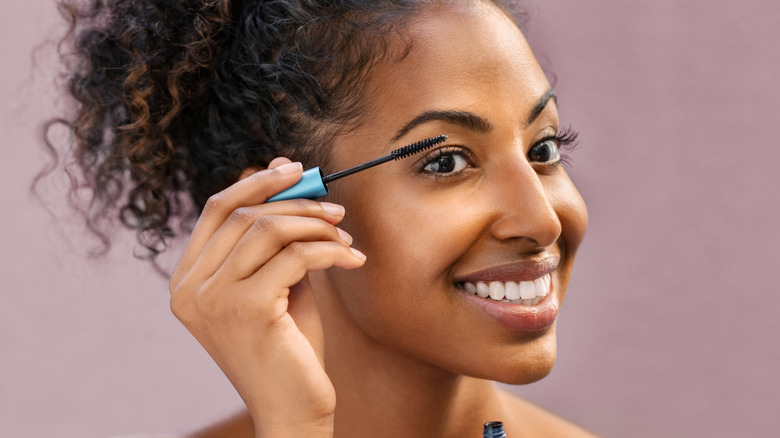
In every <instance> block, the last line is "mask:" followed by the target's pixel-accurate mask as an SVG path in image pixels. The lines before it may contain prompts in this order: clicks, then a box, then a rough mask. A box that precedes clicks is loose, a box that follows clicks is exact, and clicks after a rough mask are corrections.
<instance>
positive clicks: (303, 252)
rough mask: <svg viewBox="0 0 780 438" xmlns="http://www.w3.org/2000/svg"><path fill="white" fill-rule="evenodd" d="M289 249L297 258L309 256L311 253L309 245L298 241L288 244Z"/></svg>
mask: <svg viewBox="0 0 780 438" xmlns="http://www.w3.org/2000/svg"><path fill="white" fill-rule="evenodd" d="M287 251H289V252H290V253H292V254H293V255H294V256H295V257H296V258H307V257H308V256H309V255H310V254H311V250H310V248H309V245H306V244H304V243H303V242H297V241H296V242H292V243H290V244H289V245H287Z"/></svg>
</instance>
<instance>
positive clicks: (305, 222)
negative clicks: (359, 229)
mask: <svg viewBox="0 0 780 438" xmlns="http://www.w3.org/2000/svg"><path fill="white" fill-rule="evenodd" d="M218 234H219V233H218ZM217 236H218V235H215V239H213V241H214V242H215V246H216V245H220V246H223V245H224V244H223V242H222V241H221V240H220V239H218V238H216V237H217ZM231 238H232V237H231ZM296 241H300V242H314V241H332V242H337V243H339V244H340V245H343V246H349V245H350V243H352V237H351V236H350V235H349V234H347V232H346V231H343V230H341V229H339V228H337V227H336V226H334V225H332V224H329V223H327V222H325V221H323V220H321V219H319V218H311V217H302V216H286V215H285V216H273V215H263V216H262V217H260V218H258V219H257V220H256V221H255V222H253V223H252V225H251V226H250V227H249V228H248V229H247V230H246V232H244V234H243V235H242V236H241V238H240V239H239V241H238V242H237V243H235V244H234V245H233V246H232V248H231V249H230V251H229V254H227V255H226V256H225V258H224V260H216V259H215V257H214V256H213V255H209V256H208V257H205V256H204V257H201V258H199V259H198V261H197V262H196V264H195V266H193V271H196V270H197V271H200V272H202V273H204V272H205V271H211V273H214V276H215V277H219V278H226V279H232V280H233V281H235V280H243V279H245V278H247V277H249V276H251V275H252V274H254V273H255V272H256V271H257V270H258V269H260V267H261V266H262V265H264V264H265V263H266V262H268V261H269V260H270V259H271V258H272V257H273V256H274V255H276V254H277V253H278V252H279V251H281V250H282V249H283V248H284V247H286V246H287V245H290V244H292V243H293V242H296ZM220 249H222V248H220ZM205 254H206V252H204V255H205ZM211 273H208V275H207V276H206V277H210V276H211ZM206 277H204V278H206Z"/></svg>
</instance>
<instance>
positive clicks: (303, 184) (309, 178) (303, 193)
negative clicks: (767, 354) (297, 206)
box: [265, 166, 328, 202]
mask: <svg viewBox="0 0 780 438" xmlns="http://www.w3.org/2000/svg"><path fill="white" fill-rule="evenodd" d="M322 177H323V175H322V171H321V170H320V168H319V166H317V167H312V168H311V169H309V170H305V171H303V175H301V179H300V180H299V181H298V182H297V183H295V185H294V186H292V187H290V188H289V189H287V190H283V191H281V192H279V193H277V194H275V195H273V196H271V197H270V198H268V200H267V201H265V202H275V201H285V200H287V199H301V198H305V199H317V198H321V197H323V196H325V195H327V194H328V188H327V187H326V186H325V183H324V182H322Z"/></svg>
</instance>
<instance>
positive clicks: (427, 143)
mask: <svg viewBox="0 0 780 438" xmlns="http://www.w3.org/2000/svg"><path fill="white" fill-rule="evenodd" d="M444 140H447V136H446V135H440V136H438V137H431V138H426V139H425V140H421V141H418V142H417V143H412V144H410V145H408V146H404V147H402V148H399V149H396V150H394V151H393V152H390V154H388V155H385V156H384V157H380V158H377V159H375V160H371V161H368V162H365V163H363V164H358V165H357V166H355V167H350V168H349V169H345V170H342V171H339V172H336V173H332V174H330V175H327V176H323V175H322V171H321V170H320V168H319V166H317V167H312V168H311V169H308V170H306V171H304V172H303V175H302V176H301V179H300V181H298V182H297V183H295V185H294V186H292V187H290V188H289V189H287V190H283V191H281V192H279V193H277V194H276V195H274V196H272V197H270V198H268V200H267V201H266V202H274V201H284V200H287V199H300V198H306V199H317V198H319V197H322V196H325V195H327V194H328V186H327V184H328V183H329V182H331V181H335V180H337V179H339V178H344V177H345V176H348V175H352V174H353V173H358V172H360V171H363V170H366V169H370V168H372V167H374V166H378V165H380V164H382V163H387V162H388V161H392V160H400V159H402V158H406V157H408V156H410V155H414V154H416V153H418V152H422V151H424V150H426V149H429V148H431V147H432V146H435V145H437V144H439V143H441V142H443V141H444Z"/></svg>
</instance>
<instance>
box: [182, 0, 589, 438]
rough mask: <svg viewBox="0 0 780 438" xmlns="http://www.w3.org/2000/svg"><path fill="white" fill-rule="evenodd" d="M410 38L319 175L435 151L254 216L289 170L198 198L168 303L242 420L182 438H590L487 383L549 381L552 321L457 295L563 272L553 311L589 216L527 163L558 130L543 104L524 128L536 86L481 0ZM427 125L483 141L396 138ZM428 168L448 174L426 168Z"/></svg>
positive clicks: (422, 26) (432, 11)
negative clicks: (542, 270) (499, 271)
mask: <svg viewBox="0 0 780 438" xmlns="http://www.w3.org/2000/svg"><path fill="white" fill-rule="evenodd" d="M408 35H409V36H410V37H411V40H412V41H413V46H412V50H411V51H410V52H409V54H408V55H407V56H406V57H404V58H403V59H402V60H401V61H399V62H395V63H390V64H386V65H382V66H380V67H379V68H378V69H377V71H375V72H374V73H373V75H372V77H371V79H370V81H371V83H370V84H369V85H370V86H369V87H368V89H369V94H368V95H367V96H366V99H367V100H368V102H369V103H370V108H371V109H372V111H371V112H370V113H368V115H367V116H366V118H365V120H363V121H362V124H361V125H360V126H359V127H358V128H356V129H354V130H351V131H350V132H349V133H346V134H342V135H340V136H338V137H337V138H336V140H335V142H334V145H333V148H332V150H331V153H330V160H329V164H330V165H331V167H332V168H333V169H343V168H347V167H350V166H352V165H355V164H359V163H362V162H364V161H368V160H370V159H373V158H376V157H378V156H381V155H384V154H386V153H388V152H389V151H390V150H392V149H395V148H398V147H400V146H403V145H405V144H408V143H412V142H414V141H417V140H420V139H423V138H427V137H432V136H436V135H439V134H447V135H448V136H449V139H448V140H447V142H446V143H445V144H444V145H443V146H442V147H441V148H439V147H438V146H437V147H436V148H435V149H434V150H433V151H431V152H428V153H424V155H423V154H421V155H422V156H415V157H413V158H408V159H405V160H402V161H400V162H397V163H393V164H386V165H382V166H379V167H377V168H375V169H371V170H369V171H365V172H362V173H360V174H356V175H353V176H350V177H348V178H345V179H343V180H339V181H337V182H334V183H332V185H331V187H330V188H331V195H329V197H328V199H327V200H328V201H330V202H324V203H323V202H315V201H307V200H298V201H283V202H278V203H271V204H263V202H264V200H265V199H267V198H268V197H270V196H271V195H273V194H275V193H277V192H279V191H281V190H283V189H284V188H286V187H289V186H290V185H292V184H293V183H294V182H295V181H297V179H298V178H299V177H300V172H301V167H300V165H299V164H298V163H290V162H289V160H287V159H284V158H279V159H277V160H274V162H272V163H271V165H270V166H269V169H268V170H263V171H259V172H255V171H254V170H255V169H248V170H247V171H246V172H245V173H244V175H243V178H242V179H241V180H240V181H239V182H237V183H236V184H234V185H233V186H231V187H230V188H228V189H227V190H226V191H224V192H222V193H219V194H217V195H215V196H213V197H212V198H211V199H210V200H209V202H208V204H207V206H206V209H205V210H204V212H203V214H202V216H201V218H200V220H199V222H198V224H197V226H196V227H195V230H194V232H193V234H192V236H191V239H190V242H189V244H188V246H187V248H186V250H185V252H184V255H183V256H182V260H181V261H180V263H179V265H178V267H177V269H176V270H175V272H174V274H173V276H172V280H171V292H172V302H171V306H172V309H173V311H174V314H175V315H176V316H177V317H178V318H179V319H180V320H181V321H182V323H183V324H184V325H185V326H186V327H187V328H188V329H189V330H190V332H191V333H192V334H193V335H194V336H195V337H196V338H197V339H198V340H199V341H200V343H201V344H202V345H203V346H204V348H205V349H206V350H207V351H208V352H209V354H211V356H212V357H213V358H214V360H215V361H216V362H217V364H218V365H219V366H220V367H221V368H222V370H223V371H224V372H225V374H226V375H227V376H228V378H229V379H230V380H231V382H232V383H233V385H234V386H235V387H236V389H237V391H238V392H239V394H240V395H241V396H242V398H243V399H244V401H245V403H246V405H247V412H245V413H242V414H239V415H238V416H237V417H235V418H233V419H230V420H227V421H226V422H224V423H222V424H219V425H216V426H214V427H212V428H209V429H206V430H203V431H200V432H197V433H195V434H192V435H190V436H195V437H217V436H234V437H240V436H247V437H250V436H262V437H264V438H265V437H275V436H307V437H319V436H324V437H330V436H336V437H340V438H345V437H365V436H372V437H379V438H381V437H399V436H403V437H410V438H414V437H423V436H425V437H428V436H441V437H473V436H479V435H480V434H481V425H482V423H484V422H485V421H489V420H502V421H504V423H505V425H506V428H507V433H508V435H509V436H567V437H572V436H574V437H577V436H592V435H589V434H588V433H587V432H584V431H582V430H581V429H579V428H577V427H576V426H573V425H571V424H570V423H567V422H566V421H564V420H562V419H560V418H558V417H555V416H553V415H551V414H549V413H547V412H545V411H543V410H541V409H539V408H537V407H534V406H533V405H531V404H529V403H527V402H524V401H522V400H520V399H517V398H516V397H514V396H512V395H509V394H506V393H504V392H502V391H500V390H499V389H497V388H496V386H495V385H494V384H493V383H492V381H494V380H497V381H501V382H506V383H514V384H519V383H529V382H533V381H536V380H538V379H540V378H542V377H544V376H545V375H547V374H548V373H549V372H550V370H551V368H552V366H553V364H554V362H555V355H556V334H555V323H552V324H550V325H548V326H545V327H544V328H542V329H537V330H533V331H524V330H517V329H513V328H509V327H506V326H505V325H502V324H501V323H499V322H498V321H497V320H496V319H495V318H493V317H492V316H490V315H489V314H487V313H486V312H484V311H483V310H481V308H480V307H479V306H478V305H474V301H475V298H474V297H473V296H470V295H468V294H467V293H466V292H464V291H463V290H462V288H461V286H459V284H458V281H457V280H458V278H461V277H463V276H467V275H469V274H471V273H474V272H479V271H480V270H484V269H487V268H492V267H496V266H502V265H507V264H513V263H517V262H522V263H525V264H524V265H523V266H526V267H528V266H537V265H539V264H540V263H542V262H543V261H544V260H548V261H549V260H559V263H557V267H556V268H555V270H554V271H553V272H552V283H553V291H552V292H551V294H552V295H553V296H552V297H550V299H551V300H554V301H555V302H556V303H560V302H562V300H563V298H564V295H565V292H566V287H567V285H568V282H569V277H570V275H571V270H572V267H573V262H574V257H575V254H576V250H577V247H578V246H579V244H580V242H581V240H582V238H583V236H584V233H585V228H586V224H587V212H586V210H585V205H584V203H583V201H582V199H581V197H580V195H579V194H578V192H577V191H576V189H575V188H574V186H573V185H572V183H571V181H570V180H569V178H568V176H567V175H566V172H565V170H564V169H563V168H562V167H561V166H560V165H559V164H555V163H551V162H546V161H542V160H539V159H538V156H537V155H534V154H533V153H531V151H532V148H533V147H534V145H539V144H540V143H542V142H543V141H544V140H545V139H546V138H549V137H551V136H554V135H555V134H556V132H558V128H559V126H558V124H559V121H558V115H557V108H556V103H555V101H554V100H549V101H547V102H546V105H545V106H544V107H543V110H542V111H541V112H539V113H538V114H537V116H536V117H533V120H532V121H531V123H528V121H529V117H530V116H531V115H532V113H533V109H534V107H535V106H537V104H539V102H540V99H542V98H543V97H544V96H545V95H546V94H547V93H548V91H549V90H550V85H549V83H548V82H547V80H546V78H545V75H544V73H543V72H542V70H541V68H540V67H539V65H538V63H537V62H536V60H535V58H534V56H533V54H532V53H531V51H530V48H529V47H528V44H527V43H526V41H525V39H524V37H523V36H522V34H521V32H520V31H519V29H518V28H517V27H516V26H515V24H514V23H513V22H512V21H511V20H510V19H509V18H508V17H507V16H506V15H505V14H504V13H503V12H501V11H500V10H499V9H498V8H496V7H495V6H493V5H491V4H489V3H483V2H468V3H465V4H461V3H459V4H454V5H453V4H448V5H447V6H441V7H435V6H433V7H430V8H428V9H426V10H424V11H423V12H422V13H421V14H419V15H418V16H416V17H414V18H413V19H412V20H411V21H410V23H409V29H408ZM410 72H412V73H413V74H410ZM542 102H544V101H543V100H542ZM431 110H438V111H445V110H446V111H459V112H469V113H472V114H474V115H476V116H478V117H479V118H481V119H482V120H484V121H486V122H487V123H489V125H490V126H491V128H490V129H489V130H487V131H486V132H483V131H485V130H477V129H474V128H473V127H466V126H461V124H458V123H453V122H452V121H446V120H433V121H428V122H426V123H421V124H419V125H417V126H415V127H413V128H412V129H409V130H407V131H405V132H403V133H402V135H400V136H399V135H398V134H399V130H400V129H401V128H402V127H404V126H405V125H407V123H408V122H409V121H410V120H412V119H414V118H415V117H417V116H418V115H420V114H422V113H425V112H426V111H431ZM438 149H441V150H438ZM441 154H445V155H446V157H448V158H452V159H455V162H456V163H457V165H458V166H457V167H456V171H455V172H445V173H442V172H439V173H438V174H437V173H436V172H433V170H434V169H435V168H432V167H430V166H428V167H427V169H426V168H425V167H426V164H429V163H430V161H431V160H433V159H434V158H435V157H439V156H440V155H441ZM447 154H449V155H447ZM341 206H343V208H342V207H341ZM345 211H346V214H345ZM351 247H352V248H351ZM353 248H359V249H360V251H356V250H354V249H353ZM364 254H365V255H364ZM326 346H327V348H326Z"/></svg>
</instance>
